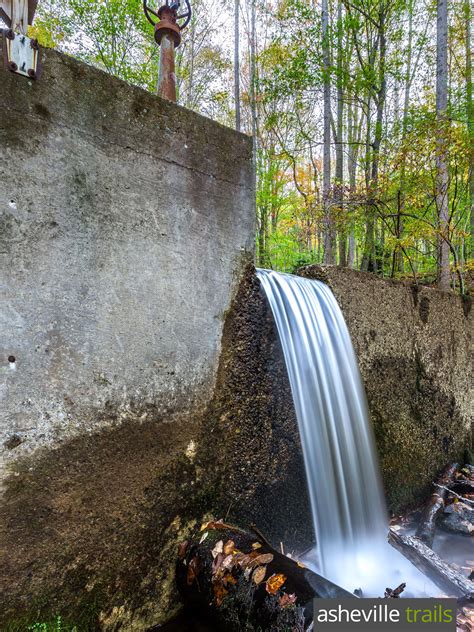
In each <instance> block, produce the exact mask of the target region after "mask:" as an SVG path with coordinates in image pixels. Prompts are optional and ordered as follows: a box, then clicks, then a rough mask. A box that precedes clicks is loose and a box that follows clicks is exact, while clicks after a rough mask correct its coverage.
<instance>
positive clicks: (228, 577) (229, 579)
mask: <svg viewBox="0 0 474 632" xmlns="http://www.w3.org/2000/svg"><path fill="white" fill-rule="evenodd" d="M222 583H223V585H224V586H229V585H230V586H233V585H234V584H236V583H237V580H236V579H235V577H234V576H233V575H232V573H226V574H225V575H224V576H223V577H222Z"/></svg>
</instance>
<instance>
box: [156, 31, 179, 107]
mask: <svg viewBox="0 0 474 632" xmlns="http://www.w3.org/2000/svg"><path fill="white" fill-rule="evenodd" d="M174 47H175V37H174V35H173V33H169V32H168V33H163V34H162V36H161V41H160V68H159V73H158V96H160V97H162V98H163V99H168V101H173V103H176V74H175V65H174Z"/></svg>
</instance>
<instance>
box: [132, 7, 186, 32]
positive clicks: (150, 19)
mask: <svg viewBox="0 0 474 632" xmlns="http://www.w3.org/2000/svg"><path fill="white" fill-rule="evenodd" d="M184 2H185V7H186V8H185V9H184V11H183V13H180V14H177V15H176V21H177V22H178V20H182V21H181V22H178V26H179V28H180V29H181V30H182V29H184V28H186V27H187V25H188V24H189V21H190V20H191V15H192V11H191V5H190V3H189V0H184ZM165 6H166V7H168V8H169V9H173V10H175V11H176V13H177V12H178V10H179V8H180V1H179V0H177V1H174V0H172V1H171V4H168V0H166V5H165ZM143 11H144V13H145V15H146V18H147V20H148V22H150V24H153V26H156V25H157V23H158V22H159V21H160V9H158V11H155V10H154V9H151V8H150V7H149V6H148V2H147V0H143ZM152 16H154V17H155V18H156V19H154V18H153V17H152Z"/></svg>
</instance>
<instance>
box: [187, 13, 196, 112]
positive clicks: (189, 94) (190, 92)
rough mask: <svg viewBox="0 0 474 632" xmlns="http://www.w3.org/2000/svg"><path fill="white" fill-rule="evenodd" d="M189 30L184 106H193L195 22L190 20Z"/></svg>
mask: <svg viewBox="0 0 474 632" xmlns="http://www.w3.org/2000/svg"><path fill="white" fill-rule="evenodd" d="M190 26H191V28H190V32H189V38H188V41H189V81H188V90H187V95H186V106H187V107H188V108H190V109H191V108H192V107H193V99H194V43H195V39H196V22H195V21H194V19H193V20H191V24H190Z"/></svg>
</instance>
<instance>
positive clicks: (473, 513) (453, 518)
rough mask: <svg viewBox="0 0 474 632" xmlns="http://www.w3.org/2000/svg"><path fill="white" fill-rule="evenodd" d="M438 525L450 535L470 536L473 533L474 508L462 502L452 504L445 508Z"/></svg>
mask: <svg viewBox="0 0 474 632" xmlns="http://www.w3.org/2000/svg"><path fill="white" fill-rule="evenodd" d="M439 525H440V527H441V528H442V529H445V530H446V531H451V532H452V533H462V534H465V535H471V534H473V533H474V508H473V507H470V506H469V505H467V504H466V503H462V502H459V503H452V504H451V505H448V506H447V507H446V508H445V510H444V513H443V515H442V517H441V519H440V522H439Z"/></svg>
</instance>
